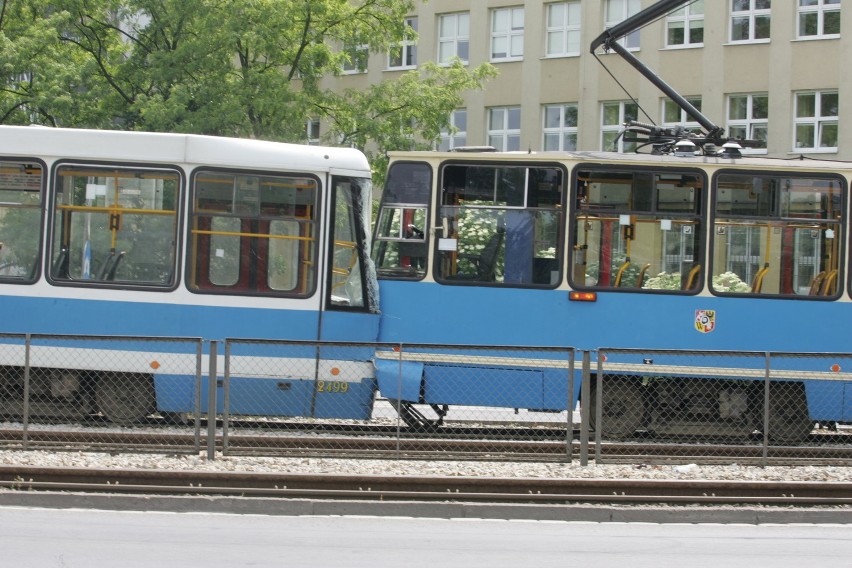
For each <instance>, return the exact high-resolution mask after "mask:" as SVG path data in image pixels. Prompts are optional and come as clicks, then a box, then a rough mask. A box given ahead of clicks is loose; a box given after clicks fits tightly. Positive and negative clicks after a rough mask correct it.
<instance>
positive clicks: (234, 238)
mask: <svg viewBox="0 0 852 568" xmlns="http://www.w3.org/2000/svg"><path fill="white" fill-rule="evenodd" d="M192 189H193V199H192V211H191V213H190V215H191V224H192V226H191V239H190V259H189V263H190V277H189V283H188V285H189V288H190V289H191V290H193V291H196V292H206V293H222V294H270V295H298V296H308V295H310V294H312V293H313V291H314V287H315V282H316V268H315V266H316V255H317V253H316V243H315V239H316V226H315V225H316V215H317V212H316V209H317V195H318V183H317V181H316V180H315V179H314V178H312V177H308V176H293V175H287V176H283V175H282V176H275V175H260V174H253V173H232V172H221V171H209V170H201V171H197V172H196V173H195V175H194V177H193V182H192Z"/></svg>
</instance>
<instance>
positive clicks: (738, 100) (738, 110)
mask: <svg viewBox="0 0 852 568" xmlns="http://www.w3.org/2000/svg"><path fill="white" fill-rule="evenodd" d="M747 118H748V97H731V98H730V103H729V104H728V119H729V120H745V119H747Z"/></svg>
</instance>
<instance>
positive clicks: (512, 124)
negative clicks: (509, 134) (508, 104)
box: [509, 107, 521, 130]
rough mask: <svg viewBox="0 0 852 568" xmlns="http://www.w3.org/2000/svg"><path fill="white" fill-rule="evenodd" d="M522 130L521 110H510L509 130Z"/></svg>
mask: <svg viewBox="0 0 852 568" xmlns="http://www.w3.org/2000/svg"><path fill="white" fill-rule="evenodd" d="M520 128H521V109H520V108H517V107H516V108H510V109H509V130H518V129H520Z"/></svg>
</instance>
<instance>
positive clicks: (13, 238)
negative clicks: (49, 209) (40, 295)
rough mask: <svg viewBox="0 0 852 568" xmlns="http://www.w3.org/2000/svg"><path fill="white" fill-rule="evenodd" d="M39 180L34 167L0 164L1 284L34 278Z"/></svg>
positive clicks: (37, 168)
mask: <svg viewBox="0 0 852 568" xmlns="http://www.w3.org/2000/svg"><path fill="white" fill-rule="evenodd" d="M42 180H43V170H42V167H41V166H40V165H38V164H33V163H21V162H4V161H0V281H2V282H32V281H34V280H35V278H36V275H37V274H38V259H39V248H40V247H39V244H40V240H41V202H42V199H41V195H42V193H41V188H42Z"/></svg>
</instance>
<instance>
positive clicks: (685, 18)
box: [665, 0, 719, 49]
mask: <svg viewBox="0 0 852 568" xmlns="http://www.w3.org/2000/svg"><path fill="white" fill-rule="evenodd" d="M714 1H716V2H718V1H719V0H714ZM699 9H700V10H701V12H698V10H699ZM698 21H700V22H701V41H693V28H692V24H693V23H695V22H698ZM675 24H682V25H683V43H669V28H670V26H673V25H675ZM665 28H666V47H667V48H669V49H682V48H687V47H704V1H703V0H697V1H696V2H695V3H693V4H687V5H686V6H684V7H682V8H679V9H677V10H675V11H674V12H672V14H670V15H668V16H666V26H665ZM696 29H697V28H696Z"/></svg>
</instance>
